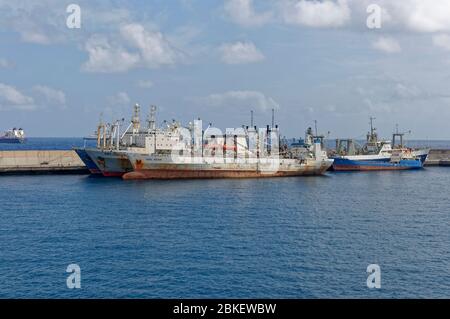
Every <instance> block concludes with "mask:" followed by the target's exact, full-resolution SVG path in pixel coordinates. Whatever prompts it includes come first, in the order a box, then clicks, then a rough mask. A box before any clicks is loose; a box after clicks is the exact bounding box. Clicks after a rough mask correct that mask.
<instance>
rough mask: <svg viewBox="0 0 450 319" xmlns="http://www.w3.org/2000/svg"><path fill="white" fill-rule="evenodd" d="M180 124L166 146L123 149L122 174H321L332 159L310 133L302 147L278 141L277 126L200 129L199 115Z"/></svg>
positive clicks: (141, 176) (136, 177) (140, 177)
mask: <svg viewBox="0 0 450 319" xmlns="http://www.w3.org/2000/svg"><path fill="white" fill-rule="evenodd" d="M184 129H185V131H184V132H185V133H187V134H180V135H178V136H177V134H174V135H173V136H174V137H175V139H172V143H171V144H172V146H171V152H168V150H165V149H159V148H158V146H157V147H156V148H155V149H152V151H151V152H150V153H148V154H142V153H127V156H128V159H129V161H130V163H131V165H132V167H133V171H132V172H128V173H126V174H124V175H123V179H125V180H143V179H216V178H264V177H287V176H312V175H321V174H323V173H324V172H325V171H326V170H327V169H328V168H329V167H330V166H331V165H332V163H333V160H331V159H329V158H328V157H327V154H326V151H324V150H323V149H322V143H321V141H320V140H319V139H314V138H313V137H312V136H307V140H312V141H313V143H312V144H305V145H304V146H303V147H302V151H301V152H298V150H297V151H296V152H294V151H293V150H290V149H289V148H288V147H287V146H286V145H285V144H280V138H279V129H278V126H272V127H269V126H267V128H266V129H265V130H261V129H259V130H258V129H257V127H242V128H239V129H237V130H232V131H228V132H227V133H225V134H223V135H222V134H220V132H218V130H217V129H211V128H210V127H208V129H206V130H205V131H203V130H202V122H201V120H196V121H194V123H193V125H189V127H188V128H184ZM209 131H211V132H209ZM201 132H203V133H202V134H201ZM308 132H310V131H308ZM307 134H308V133H307ZM186 136H187V137H186ZM192 136H193V137H192Z"/></svg>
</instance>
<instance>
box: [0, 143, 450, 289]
mask: <svg viewBox="0 0 450 319" xmlns="http://www.w3.org/2000/svg"><path fill="white" fill-rule="evenodd" d="M34 142H36V143H37V144H39V143H41V144H46V143H47V142H48V143H51V144H52V146H51V147H50V146H48V145H47V144H46V146H42V145H41V147H44V148H45V147H47V146H48V147H49V148H57V149H66V148H70V147H71V146H73V145H79V143H81V145H82V144H83V142H82V140H81V139H73V140H66V141H65V142H64V141H61V140H58V139H52V140H51V141H50V140H47V142H45V140H42V141H40V142H39V143H38V142H37V141H33V143H34ZM77 143H78V144H77ZM444 144H445V143H444ZM30 145H31V141H29V144H28V145H22V146H21V147H28V148H29V147H30ZM35 146H36V145H35ZM448 185H450V168H444V167H441V168H427V169H424V170H422V171H405V172H370V173H327V174H326V175H325V176H323V177H306V178H302V177H293V178H282V179H248V180H191V181H139V182H137V181H122V180H121V179H114V178H112V179H110V178H92V177H89V176H85V175H70V176H0V220H1V222H0V298H12V297H16V298H17V297H18V298H24V297H32V298H85V297H86V298H111V297H120V298H122V297H123V298H212V297H218V298H319V297H321V298H335V297H336V298H343V297H351V298H362V297H369V298H384V297H387V298H403V297H408V298H413V297H414V298H416V297H418V298H431V297H437V298H444V297H446V298H450V283H449V278H450V248H449V247H450V199H449V196H448V187H449V186H448ZM72 263H76V264H78V265H79V266H80V268H81V289H68V288H67V286H66V278H67V276H68V275H69V274H68V273H66V267H67V266H68V265H69V264H72ZM369 264H378V265H379V266H380V267H381V289H369V288H368V287H367V285H366V280H367V276H368V274H367V273H366V268H367V266H368V265H369Z"/></svg>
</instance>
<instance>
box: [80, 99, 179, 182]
mask: <svg viewBox="0 0 450 319" xmlns="http://www.w3.org/2000/svg"><path fill="white" fill-rule="evenodd" d="M147 122H148V125H147V127H146V128H144V127H141V121H140V106H139V104H136V105H135V106H134V112H133V116H132V119H131V122H130V124H129V126H128V127H127V128H126V129H125V132H124V133H121V132H120V127H121V125H120V121H116V122H115V123H114V124H112V125H105V124H103V123H100V124H99V126H98V130H97V146H96V147H95V148H85V149H84V151H85V152H86V154H87V156H88V157H89V159H90V160H91V161H92V162H93V163H94V164H95V166H96V167H97V168H98V169H99V171H100V173H101V174H102V175H104V176H107V177H121V176H122V175H123V174H125V173H127V172H130V171H132V170H133V166H132V165H131V163H130V161H129V159H128V156H127V153H134V152H136V153H148V152H149V150H150V148H151V145H150V144H151V142H152V141H155V143H158V144H165V143H166V141H163V140H161V138H163V139H164V137H165V136H166V135H168V136H169V137H170V134H166V132H165V131H164V130H161V129H158V128H156V106H151V107H150V114H149V116H148V119H147ZM170 127H171V126H170V125H168V128H169V129H170ZM146 137H152V138H149V139H146Z"/></svg>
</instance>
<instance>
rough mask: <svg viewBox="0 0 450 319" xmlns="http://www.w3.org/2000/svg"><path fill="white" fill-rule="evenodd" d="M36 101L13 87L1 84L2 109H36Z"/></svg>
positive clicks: (0, 98) (0, 104) (0, 103)
mask: <svg viewBox="0 0 450 319" xmlns="http://www.w3.org/2000/svg"><path fill="white" fill-rule="evenodd" d="M34 108H36V106H35V105H34V100H33V98H32V97H29V96H27V95H25V94H23V93H22V92H20V91H19V90H18V89H16V88H15V87H13V86H10V85H7V84H4V83H0V109H21V110H28V109H34Z"/></svg>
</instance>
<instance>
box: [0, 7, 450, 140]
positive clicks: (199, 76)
mask: <svg viewBox="0 0 450 319" xmlns="http://www.w3.org/2000/svg"><path fill="white" fill-rule="evenodd" d="M71 3H75V4H77V5H79V6H80V8H81V28H79V29H69V28H67V26H66V18H67V16H68V15H69V13H66V7H67V6H68V5H69V4H71ZM100 3H101V4H100ZM372 3H375V4H377V5H379V7H380V9H381V10H382V11H381V22H382V25H381V28H379V29H369V28H368V27H367V25H366V20H367V17H368V15H369V14H368V13H367V12H366V9H367V7H368V6H369V5H370V4H372ZM0 30H1V31H0V39H1V41H0V130H6V129H8V128H11V127H12V126H22V127H24V128H25V129H26V131H27V133H28V135H29V136H82V135H86V134H89V133H91V132H92V131H93V130H94V129H95V126H96V124H97V122H98V119H99V116H100V113H103V117H104V119H105V120H112V119H116V118H121V117H125V118H127V119H129V118H130V116H131V108H132V105H133V104H134V103H139V104H140V105H141V107H142V111H143V115H145V114H146V113H147V111H148V108H149V106H150V105H151V104H155V105H157V106H158V108H159V110H158V120H159V122H162V120H164V119H166V120H171V119H178V120H180V121H182V122H183V123H187V122H188V121H190V120H192V119H194V118H197V117H201V118H202V119H203V120H204V122H207V123H208V122H212V123H213V125H214V126H216V127H219V128H221V129H223V130H224V129H225V128H226V127H239V126H240V125H242V124H249V121H250V110H252V109H253V110H254V112H255V122H256V123H257V124H258V125H261V126H263V125H265V124H267V123H269V122H270V113H271V111H270V110H271V109H272V108H275V109H276V122H277V123H279V124H280V126H281V128H282V132H283V133H284V134H285V135H287V136H290V137H292V136H302V135H303V132H304V130H305V128H306V127H307V126H311V125H313V121H314V120H317V121H318V123H319V128H320V130H321V131H323V132H327V131H330V132H331V136H332V137H337V136H339V137H361V136H363V135H364V133H365V132H366V130H367V127H368V118H369V116H375V117H376V118H377V121H376V123H377V127H378V129H379V131H380V134H381V135H382V136H384V137H389V136H390V134H391V133H392V131H393V129H394V127H395V124H396V123H398V124H399V125H400V127H401V128H403V129H404V130H412V132H413V134H412V136H411V137H410V138H430V139H431V138H450V125H449V124H448V119H449V118H450V93H449V82H450V81H449V80H450V2H449V1H447V0H434V1H428V0H398V1H388V0H378V1H377V0H371V1H369V0H333V1H332V0H324V1H313V0H311V1H309V0H278V1H275V0H265V1H262V0H259V1H258V0H253V1H252V0H225V1H223V0H216V1H200V0H169V1H159V0H155V1H151V0H148V1H119V0H117V1H101V2H100V1H99V2H96V3H94V2H93V1H76V0H72V1H61V0H41V1H31V0H29V1H22V0H18V1H14V2H13V1H4V0H0Z"/></svg>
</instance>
